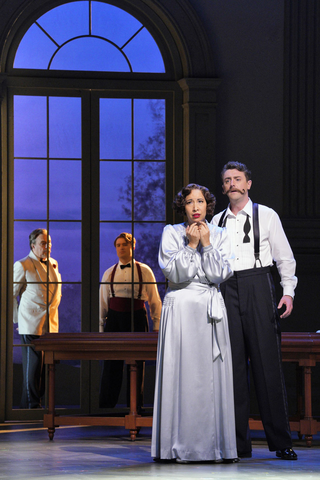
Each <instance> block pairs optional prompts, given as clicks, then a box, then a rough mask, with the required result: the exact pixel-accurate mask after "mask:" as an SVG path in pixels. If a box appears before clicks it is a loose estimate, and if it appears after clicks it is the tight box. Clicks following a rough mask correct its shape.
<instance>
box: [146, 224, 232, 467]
mask: <svg viewBox="0 0 320 480" xmlns="http://www.w3.org/2000/svg"><path fill="white" fill-rule="evenodd" d="M208 227H209V229H210V243H211V245H209V246H207V247H204V248H203V247H200V246H199V247H198V249H197V250H194V249H192V248H191V247H189V246H188V239H187V237H186V224H178V225H167V226H166V227H165V228H164V230H163V234H162V239H161V244H160V250H159V264H160V267H161V269H162V271H163V273H164V275H165V277H166V278H167V279H168V280H169V288H168V290H167V293H166V295H165V298H164V302H163V306H162V312H161V320H160V329H159V339H158V353H157V367H156V385H155V398H154V409H153V427H152V447H151V456H152V457H155V458H160V459H175V458H179V459H181V460H188V461H210V460H211V461H212V460H220V459H230V458H236V457H237V448H236V435H235V420H234V402H233V380H232V360H231V349H230V341H229V332H228V323H227V314H226V309H225V305H224V301H223V298H222V295H221V293H220V292H219V290H218V284H219V283H220V282H222V281H224V280H227V279H228V278H229V277H230V276H231V275H232V273H233V271H232V266H233V255H232V253H231V244H230V241H229V237H228V235H227V232H226V230H225V229H221V228H219V227H217V226H215V225H209V224H208Z"/></svg>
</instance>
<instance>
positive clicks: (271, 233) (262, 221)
mask: <svg viewBox="0 0 320 480" xmlns="http://www.w3.org/2000/svg"><path fill="white" fill-rule="evenodd" d="M222 213H223V212H220V213H218V214H217V215H215V216H214V217H213V219H212V220H211V223H213V224H215V225H218V223H219V220H220V217H221V215H222ZM247 215H249V221H250V225H251V229H250V232H249V238H250V243H243V238H244V235H245V233H244V231H243V227H244V224H245V221H246V219H247ZM224 222H225V226H226V228H227V230H228V232H229V235H230V238H231V242H232V246H233V251H234V254H235V263H234V270H235V271H239V270H247V269H249V268H253V267H254V264H255V258H254V235H253V225H252V201H251V200H250V199H249V201H248V203H247V204H246V206H245V207H244V208H243V209H242V210H241V211H240V212H238V213H237V215H234V214H233V213H232V212H231V210H230V205H229V206H228V208H227V212H226V215H225V217H224ZM259 229H260V261H261V265H260V263H259V262H257V265H256V266H257V267H261V266H262V267H268V266H270V265H272V264H273V261H275V262H276V264H277V268H278V271H279V274H280V277H281V286H282V288H283V295H290V297H292V298H293V297H294V289H295V288H296V285H297V277H296V276H295V270H296V261H295V259H294V257H293V253H292V250H291V247H290V245H289V242H288V239H287V237H286V234H285V233H284V230H283V227H282V224H281V221H280V218H279V216H278V214H277V213H276V212H275V211H274V210H272V208H269V207H266V206H264V205H260V204H259Z"/></svg>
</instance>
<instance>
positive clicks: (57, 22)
mask: <svg viewBox="0 0 320 480" xmlns="http://www.w3.org/2000/svg"><path fill="white" fill-rule="evenodd" d="M38 23H39V24H40V25H41V27H42V28H44V30H46V32H47V33H48V35H50V37H52V38H53V40H54V41H55V42H56V43H57V44H58V45H62V44H63V43H64V42H66V41H67V40H69V39H70V38H73V37H77V36H79V35H89V2H71V3H66V4H64V5H60V7H56V8H53V9H52V10H49V12H47V13H45V14H44V15H42V17H40V18H39V19H38Z"/></svg>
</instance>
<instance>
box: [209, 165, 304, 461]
mask: <svg viewBox="0 0 320 480" xmlns="http://www.w3.org/2000/svg"><path fill="white" fill-rule="evenodd" d="M221 176H222V182H223V185H222V188H223V193H224V194H225V195H227V196H228V197H229V201H230V203H229V206H228V208H227V209H226V210H225V211H224V212H221V213H219V214H218V215H215V216H214V217H213V219H212V223H214V224H216V225H220V226H223V227H226V228H227V231H228V232H229V235H230V238H231V241H232V244H233V250H234V254H235V266H234V276H233V277H231V278H230V279H229V280H227V281H226V282H224V283H223V284H221V291H222V294H223V296H224V300H225V304H226V307H227V312H228V321H229V332H230V340H231V349H232V361H233V382H234V400H235V413H236V433H237V448H238V456H239V457H251V455H252V447H251V439H250V431H249V423H248V420H249V413H250V405H249V402H250V396H249V380H248V373H249V372H248V368H249V359H250V364H251V368H252V375H253V380H254V384H255V390H256V394H257V399H258V405H259V410H260V415H261V419H262V422H263V426H264V430H265V434H266V438H267V442H268V446H269V450H270V451H276V456H277V457H279V458H281V459H283V460H296V459H297V455H296V453H295V452H294V451H293V449H292V439H291V432H290V426H289V420H288V411H287V398H286V390H285V385H284V378H283V372H282V360H281V330H280V318H287V317H288V316H289V315H290V314H291V312H292V308H293V297H294V290H295V287H296V285H297V278H296V276H295V267H296V262H295V259H294V257H293V253H292V250H291V248H290V245H289V242H288V240H287V237H286V235H285V233H284V231H283V227H282V224H281V221H280V219H279V217H278V215H277V214H276V212H275V211H274V210H272V209H271V208H268V207H265V206H264V205H257V204H253V203H252V201H251V200H250V198H249V190H250V188H251V183H252V182H251V173H250V171H249V170H248V168H247V167H246V165H244V164H242V163H238V162H229V163H227V164H226V165H225V166H224V167H223V170H222V172H221ZM273 261H275V262H276V265H277V268H278V271H279V274H280V277H281V286H282V288H283V296H282V298H281V300H280V302H279V304H278V305H277V303H276V299H275V289H274V283H273V278H272V275H271V271H270V266H272V264H273ZM280 309H284V311H283V312H282V314H281V315H280V313H281V312H280V313H279V310H280Z"/></svg>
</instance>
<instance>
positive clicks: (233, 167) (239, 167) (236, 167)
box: [221, 162, 251, 181]
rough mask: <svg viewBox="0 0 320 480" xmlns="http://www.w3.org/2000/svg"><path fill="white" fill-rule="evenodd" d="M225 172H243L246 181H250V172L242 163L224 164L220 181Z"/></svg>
mask: <svg viewBox="0 0 320 480" xmlns="http://www.w3.org/2000/svg"><path fill="white" fill-rule="evenodd" d="M227 170H238V171H239V172H243V173H244V174H245V176H246V179H247V181H248V180H251V172H250V170H249V169H248V167H247V166H246V165H245V164H244V163H240V162H228V163H226V164H225V166H224V167H223V169H222V171H221V178H222V181H223V177H224V174H225V173H226V171H227Z"/></svg>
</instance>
